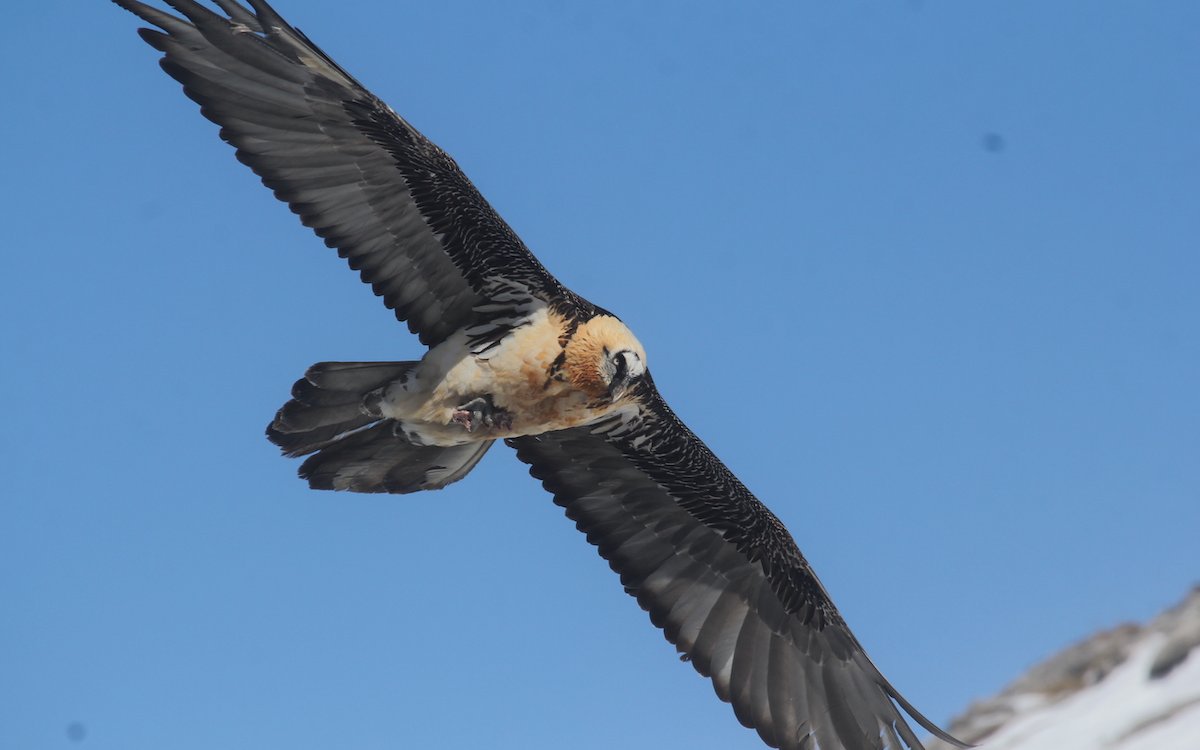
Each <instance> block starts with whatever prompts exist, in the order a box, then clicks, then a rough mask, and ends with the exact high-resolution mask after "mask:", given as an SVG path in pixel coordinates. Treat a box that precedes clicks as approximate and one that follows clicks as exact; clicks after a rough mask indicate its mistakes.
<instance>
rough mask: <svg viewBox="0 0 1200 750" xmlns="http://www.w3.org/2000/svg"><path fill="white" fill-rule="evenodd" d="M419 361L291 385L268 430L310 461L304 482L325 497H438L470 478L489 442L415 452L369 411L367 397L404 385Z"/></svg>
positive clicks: (314, 371)
mask: <svg viewBox="0 0 1200 750" xmlns="http://www.w3.org/2000/svg"><path fill="white" fill-rule="evenodd" d="M416 365H417V363H416V362H319V363H317V364H315V365H313V366H312V367H310V368H308V372H306V373H304V377H303V378H301V379H300V380H297V381H296V384H295V385H294V386H292V400H291V401H288V402H287V403H286V404H284V405H283V408H282V409H280V410H279V412H278V413H277V414H276V415H275V419H274V420H273V421H272V422H271V424H270V425H269V426H268V427H267V437H268V438H269V439H270V441H271V442H272V443H274V444H275V445H278V446H279V447H280V448H282V449H283V453H284V455H287V456H303V455H307V454H310V453H311V454H313V455H311V456H309V457H308V458H307V459H306V460H305V461H304V463H303V464H301V466H300V476H301V477H302V478H304V479H307V480H308V483H309V486H311V487H313V488H314V489H320V490H350V491H352V492H394V493H406V492H416V491H418V490H435V489H440V488H442V487H445V486H446V485H448V484H450V483H451V482H456V481H458V480H459V479H462V478H463V477H464V476H466V475H467V473H468V472H470V471H471V469H473V468H475V464H477V463H479V459H480V458H482V457H483V454H484V453H486V452H487V449H488V448H490V447H491V445H492V441H491V440H485V441H481V442H476V443H467V444H465V445H456V446H451V447H440V446H436V445H428V446H427V445H414V444H413V443H411V442H409V441H408V440H407V439H406V438H405V437H404V433H403V432H402V431H400V430H397V429H396V427H397V422H396V421H395V420H393V419H386V418H385V419H381V418H380V417H379V416H378V415H372V414H371V413H369V411H368V410H367V409H365V408H364V405H363V399H364V398H365V397H366V396H367V394H369V393H371V392H372V391H375V390H377V389H379V388H382V387H384V386H385V385H387V384H388V383H391V382H393V381H395V380H398V379H400V378H402V377H403V376H404V375H405V374H406V373H408V372H409V371H410V370H411V369H412V368H414V367H416Z"/></svg>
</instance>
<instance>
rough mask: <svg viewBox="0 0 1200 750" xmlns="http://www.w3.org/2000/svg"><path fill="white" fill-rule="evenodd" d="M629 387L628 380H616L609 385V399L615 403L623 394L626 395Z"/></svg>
mask: <svg viewBox="0 0 1200 750" xmlns="http://www.w3.org/2000/svg"><path fill="white" fill-rule="evenodd" d="M628 387H629V381H628V380H624V379H622V380H614V381H613V382H612V383H611V384H610V385H609V386H608V399H609V400H610V401H611V402H613V403H614V404H615V403H616V402H617V401H618V400H619V399H620V398H621V397H622V396H624V395H625V391H626V390H627V389H628Z"/></svg>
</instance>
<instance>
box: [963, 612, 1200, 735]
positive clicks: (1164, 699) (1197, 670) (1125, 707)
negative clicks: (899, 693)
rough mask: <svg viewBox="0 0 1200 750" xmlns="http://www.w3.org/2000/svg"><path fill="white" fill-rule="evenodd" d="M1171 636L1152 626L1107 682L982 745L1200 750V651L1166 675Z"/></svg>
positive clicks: (1026, 715)
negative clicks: (1163, 665)
mask: <svg viewBox="0 0 1200 750" xmlns="http://www.w3.org/2000/svg"><path fill="white" fill-rule="evenodd" d="M1166 641H1167V636H1166V635H1164V634H1163V633H1160V632H1150V633H1147V634H1146V636H1145V637H1144V638H1142V639H1140V642H1139V643H1138V644H1137V645H1136V646H1134V648H1133V650H1132V652H1131V653H1130V655H1129V658H1128V659H1126V660H1125V662H1124V663H1122V664H1121V665H1120V666H1119V667H1117V668H1116V669H1114V670H1113V671H1112V672H1111V673H1110V674H1109V675H1107V676H1106V677H1105V678H1104V679H1102V680H1101V681H1100V682H1098V683H1096V684H1095V685H1092V686H1090V687H1088V688H1086V689H1084V690H1081V691H1079V692H1077V693H1075V694H1074V695H1072V696H1070V697H1068V698H1066V699H1064V700H1062V701H1060V702H1058V703H1054V704H1052V705H1049V706H1043V707H1041V708H1034V709H1032V710H1029V711H1023V712H1022V713H1021V714H1020V715H1018V716H1016V717H1014V718H1013V719H1012V720H1011V721H1009V722H1008V723H1007V724H1005V725H1004V726H1003V727H1001V728H1000V729H999V730H997V731H996V732H995V733H994V734H992V735H990V736H988V737H986V738H985V739H984V740H983V741H982V742H981V750H1200V653H1198V652H1195V651H1194V652H1193V653H1191V654H1189V656H1188V658H1187V659H1186V660H1185V661H1184V662H1183V663H1182V664H1180V665H1179V666H1177V667H1175V669H1173V670H1171V671H1170V672H1169V673H1168V674H1166V675H1165V676H1163V677H1162V678H1160V679H1150V677H1149V676H1148V675H1149V671H1150V665H1151V663H1152V662H1153V661H1154V657H1155V655H1156V654H1157V653H1158V651H1159V649H1161V648H1162V646H1163V645H1164V644H1165V643H1166Z"/></svg>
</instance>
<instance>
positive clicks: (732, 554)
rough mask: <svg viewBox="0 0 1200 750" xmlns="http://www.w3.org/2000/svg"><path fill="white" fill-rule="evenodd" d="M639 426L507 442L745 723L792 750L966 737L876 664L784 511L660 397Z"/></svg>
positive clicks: (887, 746) (652, 396) (647, 402)
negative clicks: (926, 711)
mask: <svg viewBox="0 0 1200 750" xmlns="http://www.w3.org/2000/svg"><path fill="white" fill-rule="evenodd" d="M641 399H642V401H643V409H642V414H641V417H640V419H639V420H638V421H637V422H636V424H635V425H633V426H632V427H629V426H626V427H618V428H617V429H608V427H606V426H604V425H599V426H596V427H590V428H589V427H580V428H575V429H571V430H563V431H560V432H552V433H547V434H544V435H539V436H535V437H523V438H518V439H515V440H511V441H509V443H510V444H511V445H512V446H513V447H515V448H516V450H517V455H518V456H519V457H520V458H521V460H522V461H524V462H526V463H528V464H530V467H531V468H530V473H531V474H533V476H535V477H537V478H538V479H541V480H542V482H543V484H544V485H545V487H546V489H547V490H549V491H550V492H551V493H552V494H553V495H554V501H555V502H556V503H557V504H558V505H560V506H562V507H563V508H564V509H565V510H566V514H567V516H568V517H569V518H571V519H572V520H574V521H575V523H576V525H577V526H578V528H579V529H580V531H582V532H584V533H585V534H587V538H588V541H589V542H591V543H592V544H595V545H596V546H597V547H598V550H599V552H600V554H601V556H602V557H604V558H605V559H606V560H608V562H609V564H610V566H611V567H612V568H613V570H615V571H616V572H617V573H618V574H620V576H621V583H622V584H624V586H625V590H626V591H627V592H628V593H629V594H631V595H632V596H634V597H636V598H637V601H638V603H639V604H640V605H641V606H642V608H643V609H645V610H646V611H647V612H648V613H649V614H650V619H651V621H653V623H654V624H655V625H657V626H658V627H660V628H662V630H663V633H664V635H665V636H666V637H667V639H668V640H669V641H670V642H671V643H673V644H675V646H676V648H677V649H678V650H679V651H680V652H681V653H683V654H685V655H686V656H687V658H688V661H690V662H691V664H692V665H693V666H694V667H695V668H696V670H697V671H698V672H700V673H701V674H702V675H705V676H706V677H709V678H711V679H712V682H713V687H714V688H715V690H716V692H717V695H718V696H719V697H720V698H721V699H722V700H724V701H728V702H731V703H732V704H733V709H734V711H735V713H736V714H737V717H738V719H739V720H740V721H741V722H742V724H744V725H746V726H748V727H752V728H754V729H756V730H757V731H758V733H759V735H760V736H761V737H762V739H763V741H765V742H766V743H767V744H769V745H771V746H773V747H779V748H785V749H786V750H793V749H795V750H799V749H800V748H824V749H826V750H837V749H840V748H846V749H847V750H867V749H879V750H904V748H913V749H919V748H921V743H920V741H919V740H918V739H917V737H916V736H915V734H914V733H913V731H912V729H911V728H910V727H909V725H908V723H907V721H906V720H905V717H904V714H902V713H901V709H903V711H904V712H905V713H907V714H908V715H909V716H910V717H912V719H913V720H915V721H916V722H917V723H918V724H919V725H920V726H922V727H924V728H925V729H927V730H928V731H930V732H932V733H933V734H934V735H936V736H938V737H939V738H941V739H944V740H946V741H947V742H951V743H954V744H956V745H959V746H962V743H959V742H958V741H957V740H955V739H954V738H953V737H951V736H949V735H948V734H946V733H945V732H944V731H942V730H941V729H939V728H938V727H937V726H936V725H935V724H934V723H933V722H931V721H930V720H929V719H927V718H925V717H924V716H922V715H921V714H920V713H919V712H917V711H916V709H915V708H913V706H912V705H911V704H909V703H908V702H907V701H906V700H905V699H904V698H903V697H902V696H901V695H900V694H899V693H898V692H897V691H896V689H895V688H893V687H892V686H891V684H890V683H889V682H888V681H887V680H886V679H885V678H884V677H883V675H882V674H880V672H879V670H878V669H876V667H875V665H874V664H872V663H871V661H870V659H869V658H868V657H867V655H866V653H865V651H864V650H863V648H862V646H860V645H859V643H858V641H857V640H856V639H855V637H854V635H853V634H852V633H851V632H850V630H849V628H848V627H847V626H846V624H845V622H844V621H843V620H842V617H841V615H840V614H839V613H838V611H837V609H836V608H835V607H834V605H833V602H832V601H831V600H830V599H829V596H828V594H826V592H825V589H824V588H823V587H822V586H821V583H820V582H819V581H818V580H817V577H816V575H815V574H814V573H813V571H812V569H811V568H810V567H809V565H808V562H807V561H806V560H805V559H804V557H803V555H801V553H800V551H799V550H798V549H797V547H796V544H795V542H794V541H793V540H792V538H791V536H790V535H789V534H788V532H787V530H786V529H784V527H783V525H782V524H781V523H780V522H779V520H778V519H777V518H776V517H775V516H774V514H772V513H771V512H770V511H769V510H767V508H766V507H765V506H763V505H762V504H761V503H760V502H759V501H758V500H757V499H756V498H755V497H754V496H753V495H752V494H750V492H749V491H748V490H747V489H746V488H745V487H744V486H743V485H742V484H741V482H739V481H738V480H737V478H736V477H734V476H733V474H732V473H731V472H730V471H729V470H728V469H727V468H726V467H725V466H724V464H722V463H721V462H720V461H719V460H718V459H717V458H716V457H715V456H714V455H713V454H712V453H711V452H710V451H709V450H708V448H707V447H706V446H705V445H704V444H703V443H702V442H701V441H700V440H699V439H698V438H697V437H696V436H695V435H693V434H692V433H691V431H690V430H688V429H687V427H686V426H685V425H683V423H682V422H680V421H679V420H678V419H677V418H676V417H675V415H674V414H673V413H672V412H671V410H670V409H669V408H668V407H667V406H666V404H665V403H664V402H663V401H662V400H661V399H660V398H659V396H658V394H657V391H655V390H654V388H653V386H652V384H647V386H646V387H644V388H643V390H642V393H641Z"/></svg>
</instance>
